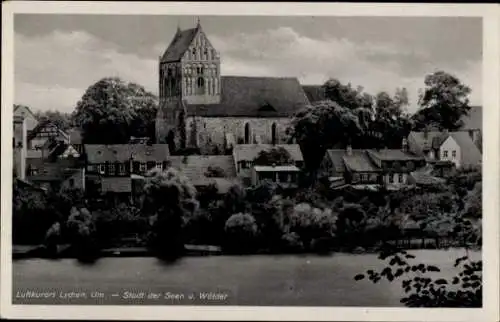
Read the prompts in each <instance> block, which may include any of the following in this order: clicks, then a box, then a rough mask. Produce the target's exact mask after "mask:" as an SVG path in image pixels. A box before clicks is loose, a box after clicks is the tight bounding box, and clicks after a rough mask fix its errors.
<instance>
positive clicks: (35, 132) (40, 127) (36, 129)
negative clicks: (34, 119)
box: [27, 120, 69, 141]
mask: <svg viewBox="0 0 500 322" xmlns="http://www.w3.org/2000/svg"><path fill="white" fill-rule="evenodd" d="M47 126H54V127H56V128H57V129H58V131H59V133H60V134H62V135H63V136H64V137H66V138H69V136H68V133H66V132H65V131H63V130H61V129H60V128H59V127H58V126H57V125H56V124H54V123H53V122H52V121H51V120H44V121H41V122H40V123H38V124H37V126H35V127H34V128H33V130H31V131H30V132H29V133H28V138H27V140H28V141H31V140H32V139H34V138H35V137H36V136H37V135H38V133H40V132H41V131H42V130H43V129H44V128H45V127H47Z"/></svg>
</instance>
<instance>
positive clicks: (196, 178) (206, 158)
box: [168, 155, 236, 185]
mask: <svg viewBox="0 0 500 322" xmlns="http://www.w3.org/2000/svg"><path fill="white" fill-rule="evenodd" d="M168 159H169V161H170V163H171V166H172V167H174V168H176V169H178V170H179V171H181V172H182V173H183V174H184V175H185V176H186V177H187V178H188V179H189V180H190V181H191V183H193V184H195V185H206V184H209V183H212V182H213V180H212V179H213V178H207V177H206V176H205V174H206V173H207V171H208V168H209V167H210V166H212V167H213V166H217V167H220V168H221V169H222V170H223V171H224V178H234V177H236V168H235V165H234V162H233V157H232V156H231V155H189V156H171V157H169V158H168Z"/></svg>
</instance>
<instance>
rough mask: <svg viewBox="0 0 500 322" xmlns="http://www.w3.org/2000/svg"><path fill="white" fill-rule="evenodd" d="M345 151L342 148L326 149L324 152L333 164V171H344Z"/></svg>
mask: <svg viewBox="0 0 500 322" xmlns="http://www.w3.org/2000/svg"><path fill="white" fill-rule="evenodd" d="M353 151H354V150H353ZM345 153H346V150H344V149H330V150H327V151H326V154H327V156H328V157H329V158H330V161H331V162H332V163H333V166H334V167H335V172H337V173H339V172H344V171H345V165H344V160H343V157H344V155H345Z"/></svg>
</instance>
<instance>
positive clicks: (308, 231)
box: [288, 203, 337, 249]
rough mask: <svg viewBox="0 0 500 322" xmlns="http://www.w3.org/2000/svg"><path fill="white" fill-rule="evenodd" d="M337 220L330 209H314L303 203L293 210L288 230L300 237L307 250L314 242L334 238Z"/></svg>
mask: <svg viewBox="0 0 500 322" xmlns="http://www.w3.org/2000/svg"><path fill="white" fill-rule="evenodd" d="M336 220H337V218H336V216H335V215H334V214H332V211H331V210H330V209H320V208H314V207H311V205H309V204H307V203H301V204H298V205H296V206H295V207H294V208H293V212H292V213H291V218H290V219H289V228H288V230H289V231H290V232H292V233H296V234H297V235H298V236H299V238H300V241H301V244H302V245H304V247H306V249H311V248H313V247H312V245H311V243H312V241H313V240H315V239H320V238H326V239H331V238H332V237H333V236H334V231H335V229H336V227H335V221H336Z"/></svg>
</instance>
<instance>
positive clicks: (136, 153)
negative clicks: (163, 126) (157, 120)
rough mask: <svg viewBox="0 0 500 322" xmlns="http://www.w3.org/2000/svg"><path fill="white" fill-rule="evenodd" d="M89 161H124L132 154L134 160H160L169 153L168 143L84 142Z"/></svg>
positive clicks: (164, 158)
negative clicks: (103, 143) (108, 143)
mask: <svg viewBox="0 0 500 322" xmlns="http://www.w3.org/2000/svg"><path fill="white" fill-rule="evenodd" d="M84 149H85V154H86V156H87V161H88V162H89V163H105V162H125V161H128V160H129V159H130V157H131V156H133V158H134V160H135V161H139V162H146V161H162V160H167V159H168V156H169V155H170V153H169V149H168V144H152V145H146V144H110V145H102V144H85V145H84Z"/></svg>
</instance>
